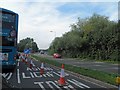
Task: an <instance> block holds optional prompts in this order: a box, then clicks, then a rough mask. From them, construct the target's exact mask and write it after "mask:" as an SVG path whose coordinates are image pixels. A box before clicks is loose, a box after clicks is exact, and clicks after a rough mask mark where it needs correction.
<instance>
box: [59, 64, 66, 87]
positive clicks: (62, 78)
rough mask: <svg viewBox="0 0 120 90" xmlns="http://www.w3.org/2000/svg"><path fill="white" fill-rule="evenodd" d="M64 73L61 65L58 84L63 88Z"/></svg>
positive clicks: (64, 83)
mask: <svg viewBox="0 0 120 90" xmlns="http://www.w3.org/2000/svg"><path fill="white" fill-rule="evenodd" d="M64 77H65V73H64V64H62V69H61V73H60V79H59V80H58V84H59V85H60V86H64V85H66V82H65V78H64Z"/></svg>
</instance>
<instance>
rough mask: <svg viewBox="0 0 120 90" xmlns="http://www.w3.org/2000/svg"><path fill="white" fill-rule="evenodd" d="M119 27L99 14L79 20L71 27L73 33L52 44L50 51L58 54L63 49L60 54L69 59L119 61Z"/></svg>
mask: <svg viewBox="0 0 120 90" xmlns="http://www.w3.org/2000/svg"><path fill="white" fill-rule="evenodd" d="M119 26H120V24H119V23H117V22H114V21H110V20H109V19H108V17H106V16H101V15H98V14H93V15H92V16H91V17H89V18H85V19H80V18H78V21H77V22H76V23H74V24H72V25H70V27H71V31H69V32H67V33H65V34H64V35H63V36H62V37H59V38H56V39H55V40H54V41H53V42H52V44H51V46H50V48H49V51H53V52H54V51H55V52H57V49H59V48H62V50H61V51H59V53H61V54H63V55H65V56H69V57H82V58H86V57H88V58H92V59H98V60H101V59H102V60H107V59H110V60H118V54H119V53H118V51H119V50H118V46H119V45H120V44H119V41H118V36H119V35H120V32H119Z"/></svg>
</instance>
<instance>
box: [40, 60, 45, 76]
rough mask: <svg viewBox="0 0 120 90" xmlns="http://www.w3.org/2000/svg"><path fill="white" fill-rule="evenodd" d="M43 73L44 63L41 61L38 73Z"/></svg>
mask: <svg viewBox="0 0 120 90" xmlns="http://www.w3.org/2000/svg"><path fill="white" fill-rule="evenodd" d="M43 73H44V64H43V62H42V63H41V67H40V74H41V75H42V74H43Z"/></svg>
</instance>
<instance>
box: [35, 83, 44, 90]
mask: <svg viewBox="0 0 120 90" xmlns="http://www.w3.org/2000/svg"><path fill="white" fill-rule="evenodd" d="M42 83H43V82H34V84H38V85H39V86H40V88H41V89H42V90H46V89H45V88H44V86H43V85H42Z"/></svg>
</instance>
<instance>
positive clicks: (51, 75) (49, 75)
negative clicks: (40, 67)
mask: <svg viewBox="0 0 120 90" xmlns="http://www.w3.org/2000/svg"><path fill="white" fill-rule="evenodd" d="M46 75H48V77H54V76H53V74H51V73H50V72H47V73H46Z"/></svg>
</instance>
